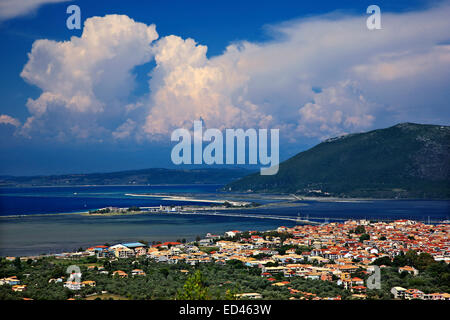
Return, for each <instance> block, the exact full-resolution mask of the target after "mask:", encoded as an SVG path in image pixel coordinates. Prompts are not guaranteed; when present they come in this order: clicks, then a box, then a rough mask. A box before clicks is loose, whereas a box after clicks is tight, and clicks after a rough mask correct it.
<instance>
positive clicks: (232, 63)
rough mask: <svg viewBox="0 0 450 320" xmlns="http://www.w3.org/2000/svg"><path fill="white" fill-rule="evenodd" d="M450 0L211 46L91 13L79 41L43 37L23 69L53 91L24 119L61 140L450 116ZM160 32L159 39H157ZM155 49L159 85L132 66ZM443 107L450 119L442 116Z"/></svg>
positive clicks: (334, 129)
mask: <svg viewBox="0 0 450 320" xmlns="http://www.w3.org/2000/svg"><path fill="white" fill-rule="evenodd" d="M449 16H450V6H449V5H447V4H446V5H441V6H440V7H437V8H432V9H429V10H426V11H422V12H409V13H401V14H387V13H384V14H383V16H382V27H383V29H382V30H373V31H370V30H368V29H367V28H366V24H365V18H366V17H365V16H364V15H363V14H362V15H361V16H348V15H339V14H330V15H325V16H319V17H315V18H309V19H303V20H299V21H291V22H287V23H283V24H280V25H277V26H273V27H272V28H271V32H272V34H273V40H271V41H268V42H264V43H251V42H246V41H242V42H239V43H234V44H231V45H230V46H228V47H227V48H226V50H225V51H224V53H223V54H221V55H218V56H215V57H212V58H208V57H207V55H206V53H207V47H206V46H204V45H201V44H197V43H196V42H195V40H193V39H182V38H180V37H178V36H176V35H170V36H166V37H163V38H161V39H159V40H156V39H157V37H158V35H157V33H156V31H155V26H153V25H151V26H147V25H144V24H142V23H137V22H135V21H133V20H132V19H130V18H128V17H126V16H117V15H114V16H106V17H103V18H98V17H94V18H90V19H88V20H86V23H85V27H84V31H83V35H82V37H81V38H76V37H74V38H72V39H71V40H70V41H66V42H55V41H50V40H39V41H36V42H35V43H34V45H33V48H32V51H31V53H30V55H29V61H28V63H27V65H26V66H25V68H24V70H23V72H22V76H23V77H24V78H25V79H26V80H27V81H29V82H30V83H32V84H34V85H37V86H38V87H40V88H41V89H42V90H43V93H42V95H41V96H40V97H39V98H38V99H36V100H31V99H30V100H29V102H28V104H27V106H28V109H29V111H30V113H31V114H32V116H31V117H30V118H29V119H28V120H27V122H26V123H25V124H24V126H23V127H22V128H21V130H22V133H24V134H28V135H32V134H33V133H36V134H43V133H47V134H50V135H52V136H58V137H60V138H61V139H64V138H67V137H69V136H75V137H79V138H87V137H96V138H99V139H100V138H105V137H111V138H114V139H131V138H138V139H144V138H150V139H155V138H160V137H165V138H167V137H168V133H170V132H171V131H172V130H173V129H174V128H178V127H186V128H191V126H192V122H193V121H194V120H196V119H200V118H201V119H203V120H204V122H205V125H206V126H207V127H216V128H221V129H223V128H225V127H234V128H235V127H244V128H246V127H268V126H270V127H277V128H280V129H281V131H280V133H281V135H282V136H283V135H284V136H288V137H290V138H291V140H294V141H295V140H296V139H297V138H298V137H301V136H309V137H318V138H324V137H328V136H332V135H337V134H341V133H346V132H353V131H359V130H365V129H369V128H371V127H373V126H375V125H377V126H384V125H389V124H392V123H393V122H397V121H421V122H423V121H430V122H442V121H444V122H448V121H449V120H450V118H449V116H450V115H449V113H448V112H444V113H443V110H445V109H444V108H447V106H448V100H449V98H450V93H449V91H448V84H449V83H450V73H449V72H448V70H449V68H450V46H449V45H446V44H445V43H448V40H449V39H450V19H448V17H449ZM155 40H156V41H155ZM153 58H154V61H155V64H156V65H155V67H154V68H153V69H152V70H150V76H151V77H150V80H149V92H150V93H149V94H148V95H146V96H143V97H140V98H139V99H138V101H129V93H130V90H131V89H132V87H133V82H134V76H133V73H132V72H133V68H134V67H135V66H138V65H141V64H144V63H146V62H149V61H151V60H152V59H153ZM442 114H445V117H446V118H445V119H442Z"/></svg>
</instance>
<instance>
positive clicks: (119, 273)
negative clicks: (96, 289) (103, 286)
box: [112, 270, 128, 278]
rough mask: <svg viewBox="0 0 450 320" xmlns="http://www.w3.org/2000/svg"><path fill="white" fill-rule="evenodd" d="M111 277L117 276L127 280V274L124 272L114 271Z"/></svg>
mask: <svg viewBox="0 0 450 320" xmlns="http://www.w3.org/2000/svg"><path fill="white" fill-rule="evenodd" d="M112 276H113V277H115V276H117V277H119V278H127V277H128V274H127V273H126V272H125V271H122V270H116V271H114V272H113V274H112Z"/></svg>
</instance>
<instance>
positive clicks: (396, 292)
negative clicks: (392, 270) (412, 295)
mask: <svg viewBox="0 0 450 320" xmlns="http://www.w3.org/2000/svg"><path fill="white" fill-rule="evenodd" d="M405 292H406V289H405V288H402V287H393V288H392V289H391V293H392V295H393V296H394V299H404V298H405Z"/></svg>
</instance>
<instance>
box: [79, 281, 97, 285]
mask: <svg viewBox="0 0 450 320" xmlns="http://www.w3.org/2000/svg"><path fill="white" fill-rule="evenodd" d="M81 286H82V287H85V286H90V287H95V286H96V282H95V281H93V280H86V281H82V282H81Z"/></svg>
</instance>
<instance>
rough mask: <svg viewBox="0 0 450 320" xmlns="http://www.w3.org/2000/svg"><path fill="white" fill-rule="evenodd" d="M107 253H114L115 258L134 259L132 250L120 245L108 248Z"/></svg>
mask: <svg viewBox="0 0 450 320" xmlns="http://www.w3.org/2000/svg"><path fill="white" fill-rule="evenodd" d="M109 251H111V252H113V253H114V256H115V257H116V258H120V259H122V258H131V257H134V255H135V252H134V250H133V249H130V248H128V247H127V246H125V245H122V244H116V245H115V246H112V247H109Z"/></svg>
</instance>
